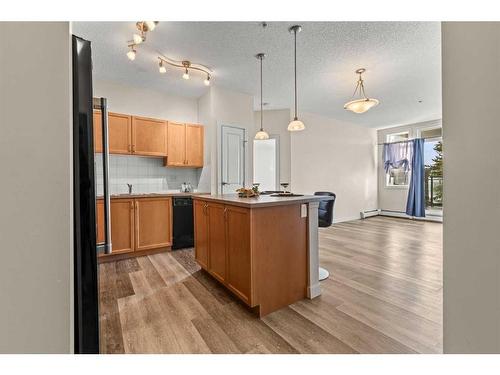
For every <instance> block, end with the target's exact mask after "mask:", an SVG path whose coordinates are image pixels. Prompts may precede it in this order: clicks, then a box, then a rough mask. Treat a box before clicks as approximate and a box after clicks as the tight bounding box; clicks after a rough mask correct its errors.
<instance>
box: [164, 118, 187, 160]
mask: <svg viewBox="0 0 500 375" xmlns="http://www.w3.org/2000/svg"><path fill="white" fill-rule="evenodd" d="M167 129H168V131H167V134H168V141H167V143H168V147H167V149H168V157H167V164H166V165H167V166H172V167H184V166H185V165H186V126H185V125H184V124H180V123H177V122H172V121H169V122H168V124H167Z"/></svg>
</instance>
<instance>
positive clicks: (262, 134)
mask: <svg viewBox="0 0 500 375" xmlns="http://www.w3.org/2000/svg"><path fill="white" fill-rule="evenodd" d="M255 57H256V58H257V59H258V60H260V130H259V131H258V132H257V134H255V139H257V140H264V139H269V134H267V132H266V131H265V130H264V109H263V107H264V101H263V100H262V60H264V58H265V57H266V55H265V54H264V53H259V54H257V55H255Z"/></svg>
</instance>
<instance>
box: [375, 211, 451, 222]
mask: <svg viewBox="0 0 500 375" xmlns="http://www.w3.org/2000/svg"><path fill="white" fill-rule="evenodd" d="M379 215H380V216H390V217H400V218H403V219H410V220H423V221H435V222H438V223H442V222H443V217H442V216H437V215H426V216H425V217H413V216H410V215H407V214H406V212H402V211H390V210H380V213H379Z"/></svg>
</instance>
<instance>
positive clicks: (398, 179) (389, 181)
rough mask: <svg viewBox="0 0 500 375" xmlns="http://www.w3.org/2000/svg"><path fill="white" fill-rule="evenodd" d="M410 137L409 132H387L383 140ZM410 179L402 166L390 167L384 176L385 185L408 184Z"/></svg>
mask: <svg viewBox="0 0 500 375" xmlns="http://www.w3.org/2000/svg"><path fill="white" fill-rule="evenodd" d="M409 138H410V133H409V132H407V131H406V132H400V133H391V134H387V136H386V139H385V141H386V142H387V143H393V142H401V141H407V140H408V139H409ZM409 181H410V178H409V173H408V172H407V171H405V170H404V168H391V169H390V170H389V171H388V172H387V173H386V176H385V186H400V187H404V186H408V182H409Z"/></svg>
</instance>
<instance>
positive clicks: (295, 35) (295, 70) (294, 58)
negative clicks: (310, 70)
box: [293, 29, 297, 120]
mask: <svg viewBox="0 0 500 375" xmlns="http://www.w3.org/2000/svg"><path fill="white" fill-rule="evenodd" d="M293 35H294V57H293V61H294V74H295V118H294V119H295V120H297V29H294V30H293Z"/></svg>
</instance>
